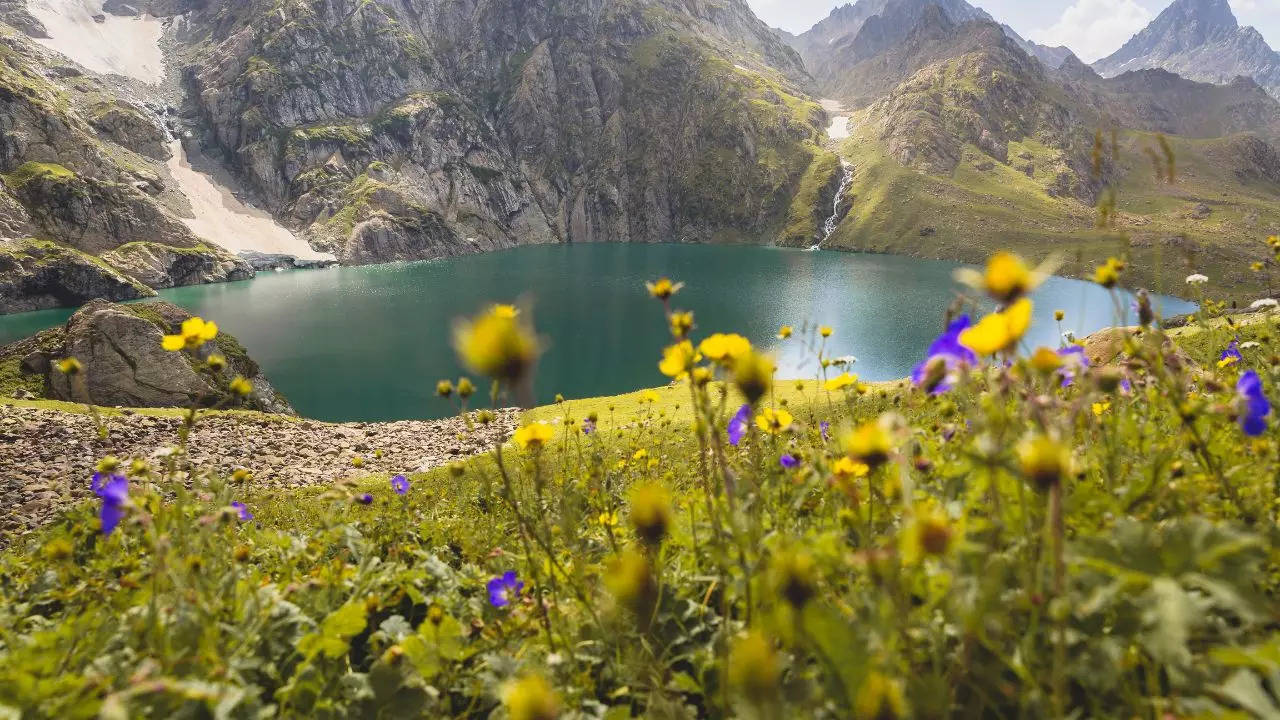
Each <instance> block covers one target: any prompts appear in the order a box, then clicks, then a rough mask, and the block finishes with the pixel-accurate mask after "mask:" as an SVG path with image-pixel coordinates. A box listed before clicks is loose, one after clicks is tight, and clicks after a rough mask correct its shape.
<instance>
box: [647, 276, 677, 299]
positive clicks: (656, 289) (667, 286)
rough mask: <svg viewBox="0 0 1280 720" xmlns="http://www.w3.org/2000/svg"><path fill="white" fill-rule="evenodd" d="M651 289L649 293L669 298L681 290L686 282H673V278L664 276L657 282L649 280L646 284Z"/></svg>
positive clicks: (659, 297)
mask: <svg viewBox="0 0 1280 720" xmlns="http://www.w3.org/2000/svg"><path fill="white" fill-rule="evenodd" d="M644 286H645V287H646V288H648V289H649V294H650V295H652V296H654V297H656V298H658V299H659V300H669V299H670V298H671V296H672V295H675V294H676V293H678V292H680V288H682V287H684V283H673V282H671V278H662V279H660V280H658V281H657V282H647V283H645V284H644Z"/></svg>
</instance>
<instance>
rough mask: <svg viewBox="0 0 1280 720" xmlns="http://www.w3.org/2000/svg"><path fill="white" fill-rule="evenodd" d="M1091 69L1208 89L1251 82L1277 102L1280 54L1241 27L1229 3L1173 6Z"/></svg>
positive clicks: (1182, 0)
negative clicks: (1168, 78) (1166, 75)
mask: <svg viewBox="0 0 1280 720" xmlns="http://www.w3.org/2000/svg"><path fill="white" fill-rule="evenodd" d="M1277 10H1278V11H1280V8H1278V9H1277ZM1094 68H1095V69H1096V70H1097V71H1098V72H1099V73H1101V74H1103V75H1105V76H1114V75H1119V74H1120V73H1123V72H1126V71H1128V70H1138V69H1142V68H1161V69H1164V70H1168V71H1170V72H1174V73H1177V74H1179V75H1181V76H1183V77H1185V78H1189V79H1191V80H1200V81H1203V82H1211V83H1228V82H1231V81H1232V80H1233V79H1235V78H1236V77H1240V76H1244V77H1251V78H1253V79H1254V80H1255V81H1257V83H1258V84H1259V85H1261V86H1262V87H1264V88H1266V89H1267V90H1268V91H1269V92H1270V93H1271V94H1272V95H1275V96H1276V97H1280V53H1277V52H1276V51H1275V50H1273V49H1271V46H1269V45H1267V41H1266V40H1265V39H1263V37H1262V34H1261V33H1259V32H1258V31H1257V30H1255V29H1254V28H1252V27H1240V23H1239V22H1238V21H1237V20H1236V16H1235V14H1234V13H1233V12H1232V11H1231V6H1230V5H1229V4H1228V2H1227V0H1177V1H1176V2H1174V3H1173V4H1172V5H1170V6H1169V7H1168V8H1166V9H1165V11H1164V12H1162V13H1160V15H1159V16H1158V17H1157V18H1156V19H1155V20H1154V21H1152V23H1151V24H1150V25H1148V26H1147V27H1146V29H1144V30H1143V31H1142V32H1140V33H1138V34H1137V35H1135V36H1133V39H1132V40H1130V41H1129V42H1127V43H1125V45H1124V47H1122V48H1120V49H1119V50H1117V51H1116V52H1115V53H1113V54H1112V55H1110V56H1108V57H1106V58H1103V59H1102V60H1099V61H1098V62H1096V63H1094Z"/></svg>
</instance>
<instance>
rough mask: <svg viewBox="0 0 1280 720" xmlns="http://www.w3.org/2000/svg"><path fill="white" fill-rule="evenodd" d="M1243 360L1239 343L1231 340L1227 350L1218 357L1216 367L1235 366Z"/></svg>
mask: <svg viewBox="0 0 1280 720" xmlns="http://www.w3.org/2000/svg"><path fill="white" fill-rule="evenodd" d="M1243 360H1244V356H1243V355H1241V354H1240V341H1239V340H1232V341H1231V344H1230V345H1228V346H1227V349H1226V350H1223V351H1222V354H1221V355H1219V356H1218V367H1227V366H1228V365H1235V364H1236V363H1238V362H1241V361H1243Z"/></svg>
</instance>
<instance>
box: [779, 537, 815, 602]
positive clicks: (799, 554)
mask: <svg viewBox="0 0 1280 720" xmlns="http://www.w3.org/2000/svg"><path fill="white" fill-rule="evenodd" d="M769 569H770V571H771V573H770V574H771V575H772V577H771V580H772V581H773V587H774V588H775V589H776V590H777V592H778V594H779V595H781V596H782V597H784V598H786V600H787V602H789V603H791V605H792V606H793V607H796V608H802V607H804V606H805V605H806V604H808V602H809V600H811V599H812V598H813V596H814V595H816V594H817V592H818V572H817V567H816V563H814V561H813V556H812V555H810V554H809V553H807V552H804V551H803V550H784V551H782V552H779V553H778V554H777V555H776V556H774V558H773V562H771V563H770V564H769Z"/></svg>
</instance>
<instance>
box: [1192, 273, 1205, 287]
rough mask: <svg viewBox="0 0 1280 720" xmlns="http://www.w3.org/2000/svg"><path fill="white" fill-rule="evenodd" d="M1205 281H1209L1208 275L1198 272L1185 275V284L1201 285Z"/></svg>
mask: <svg viewBox="0 0 1280 720" xmlns="http://www.w3.org/2000/svg"><path fill="white" fill-rule="evenodd" d="M1207 282H1209V276H1208V275H1201V274H1200V273H1196V274H1194V275H1188V276H1187V284H1188V285H1203V284H1205V283H1207Z"/></svg>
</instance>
